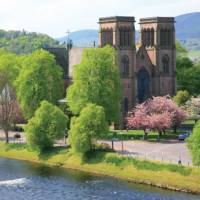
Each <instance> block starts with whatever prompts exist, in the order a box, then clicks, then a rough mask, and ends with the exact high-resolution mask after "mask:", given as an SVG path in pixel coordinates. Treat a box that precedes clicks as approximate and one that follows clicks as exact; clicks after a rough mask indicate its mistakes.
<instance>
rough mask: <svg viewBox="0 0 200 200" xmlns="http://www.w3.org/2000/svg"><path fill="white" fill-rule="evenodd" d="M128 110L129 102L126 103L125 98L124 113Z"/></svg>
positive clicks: (126, 99) (125, 99)
mask: <svg viewBox="0 0 200 200" xmlns="http://www.w3.org/2000/svg"><path fill="white" fill-rule="evenodd" d="M128 108H129V101H128V98H127V97H125V98H124V109H123V110H124V113H127V112H128Z"/></svg>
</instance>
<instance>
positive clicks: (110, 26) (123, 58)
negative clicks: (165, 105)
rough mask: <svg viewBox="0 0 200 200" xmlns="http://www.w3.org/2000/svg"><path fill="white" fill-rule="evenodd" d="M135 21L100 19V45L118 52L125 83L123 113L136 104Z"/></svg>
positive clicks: (110, 18)
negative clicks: (110, 47) (109, 46)
mask: <svg viewBox="0 0 200 200" xmlns="http://www.w3.org/2000/svg"><path fill="white" fill-rule="evenodd" d="M134 22H135V18H134V17H119V16H117V17H106V18H100V19H99V25H100V28H99V46H100V47H103V46H105V45H111V46H113V47H114V48H115V49H116V50H117V53H118V59H119V60H118V63H119V70H120V73H121V79H122V84H123V101H122V111H123V113H126V112H127V111H128V109H129V108H130V107H132V106H133V105H134V104H135V86H134V83H135V82H134V74H135V65H136V50H135V26H134Z"/></svg>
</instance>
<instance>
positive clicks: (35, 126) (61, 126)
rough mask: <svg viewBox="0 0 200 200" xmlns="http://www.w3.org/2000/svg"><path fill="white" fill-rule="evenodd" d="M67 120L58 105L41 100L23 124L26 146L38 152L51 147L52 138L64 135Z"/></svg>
mask: <svg viewBox="0 0 200 200" xmlns="http://www.w3.org/2000/svg"><path fill="white" fill-rule="evenodd" d="M67 122H68V117H67V116H65V115H64V113H63V112H62V111H61V110H60V109H59V108H58V107H56V106H54V105H52V104H51V103H49V102H47V101H42V103H41V105H40V107H39V108H38V109H37V110H36V112H35V115H34V117H32V118H31V119H30V120H29V122H28V124H27V125H26V126H25V132H26V139H27V143H28V146H29V147H30V148H31V149H33V150H39V151H40V152H41V151H45V150H46V149H49V148H51V147H53V144H54V140H55V139H60V138H62V137H63V136H64V132H65V130H66V127H67Z"/></svg>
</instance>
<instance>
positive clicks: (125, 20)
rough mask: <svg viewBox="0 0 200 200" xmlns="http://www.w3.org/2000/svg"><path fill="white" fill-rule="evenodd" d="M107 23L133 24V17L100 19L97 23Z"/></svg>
mask: <svg viewBox="0 0 200 200" xmlns="http://www.w3.org/2000/svg"><path fill="white" fill-rule="evenodd" d="M108 22H135V17H130V16H113V17H102V18H100V19H99V23H108Z"/></svg>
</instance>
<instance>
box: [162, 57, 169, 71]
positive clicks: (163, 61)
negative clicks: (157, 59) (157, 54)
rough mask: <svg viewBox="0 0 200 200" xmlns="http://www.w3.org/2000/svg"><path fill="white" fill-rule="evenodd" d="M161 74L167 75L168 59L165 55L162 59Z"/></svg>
mask: <svg viewBox="0 0 200 200" xmlns="http://www.w3.org/2000/svg"><path fill="white" fill-rule="evenodd" d="M162 72H163V74H169V57H168V56H167V55H165V56H163V58H162Z"/></svg>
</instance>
